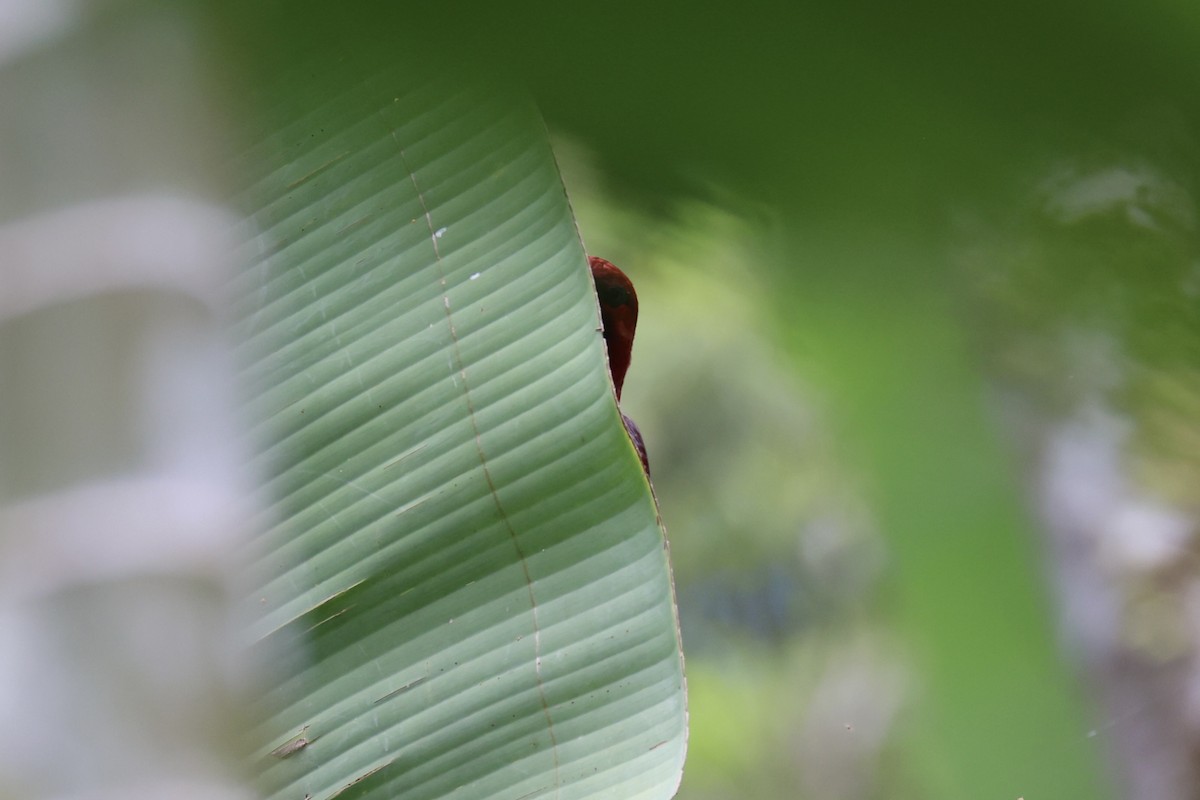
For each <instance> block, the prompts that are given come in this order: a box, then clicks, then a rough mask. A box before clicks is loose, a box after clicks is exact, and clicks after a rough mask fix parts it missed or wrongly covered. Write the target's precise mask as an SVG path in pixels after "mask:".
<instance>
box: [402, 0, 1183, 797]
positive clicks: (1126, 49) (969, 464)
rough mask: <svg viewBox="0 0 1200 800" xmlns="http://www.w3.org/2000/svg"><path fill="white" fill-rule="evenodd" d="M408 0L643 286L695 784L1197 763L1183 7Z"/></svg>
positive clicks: (646, 398) (1168, 788)
mask: <svg viewBox="0 0 1200 800" xmlns="http://www.w3.org/2000/svg"><path fill="white" fill-rule="evenodd" d="M421 13H423V14H426V15H427V16H426V17H425V18H423V19H422V22H421V24H422V25H423V26H427V29H428V30H432V31H447V30H449V31H452V36H449V37H445V38H443V37H440V36H437V35H435V36H434V40H435V41H436V42H437V47H439V48H443V49H448V50H450V51H451V52H453V53H454V57H455V58H458V59H461V60H462V62H463V63H474V62H476V61H478V62H482V63H485V64H487V66H488V68H489V69H490V70H493V71H494V70H497V69H499V70H500V71H501V72H502V73H504V74H506V75H507V76H508V78H509V79H510V80H512V81H514V82H517V83H520V84H522V85H525V86H527V87H529V88H530V90H531V91H532V92H533V93H534V95H535V97H536V98H537V100H538V102H539V104H540V105H541V108H542V110H543V113H544V114H545V116H546V118H547V120H548V124H549V126H550V128H551V130H552V131H553V133H554V138H555V145H556V152H557V153H558V156H559V159H560V164H561V167H562V170H563V173H564V179H565V182H566V185H567V189H568V192H569V195H570V197H571V200H572V203H573V205H574V207H575V210H576V214H577V217H578V220H579V226H580V231H581V234H582V236H583V239H584V242H585V244H586V246H587V248H588V251H589V252H590V253H593V254H596V255H601V256H604V257H606V258H609V259H610V260H613V261H614V262H616V263H617V264H619V265H620V266H622V267H623V268H624V269H625V270H626V272H628V273H629V274H630V276H631V277H632V278H633V280H634V282H635V285H636V286H637V288H638V291H639V295H640V298H641V309H642V310H641V325H640V328H639V335H638V340H637V343H636V345H635V348H634V359H633V366H632V368H631V370H630V373H629V378H628V381H627V384H626V386H627V389H626V393H625V402H624V406H625V409H626V411H627V413H629V414H630V415H631V416H632V417H633V418H634V419H636V420H637V421H638V423H639V424H640V425H641V427H642V430H643V431H644V432H645V435H646V439H647V444H648V447H649V453H650V459H651V466H652V468H653V470H654V480H655V486H656V488H657V491H658V494H659V499H660V502H661V505H662V513H663V517H664V519H665V521H666V524H667V527H668V530H669V531H670V534H671V552H672V558H673V561H674V565H675V576H676V581H677V588H678V596H679V604H680V615H681V618H682V624H683V634H684V646H685V652H686V656H687V671H688V680H689V693H690V702H691V744H690V752H689V760H688V764H687V767H686V770H685V777H684V782H683V786H682V789H681V792H680V797H682V798H688V799H689V800H696V799H698V798H725V797H729V798H741V797H756V798H758V797H761V798H784V797H787V798H791V797H801V798H934V797H944V798H961V797H994V798H1018V797H1024V798H1029V799H1030V800H1032V799H1033V798H1098V797H1116V796H1123V797H1133V798H1195V797H1200V768H1198V765H1200V758H1198V757H1197V756H1198V755H1200V702H1198V701H1197V700H1196V698H1197V697H1200V692H1198V690H1200V681H1198V678H1200V675H1198V674H1197V667H1196V663H1197V654H1198V652H1200V648H1198V644H1200V641H1198V639H1200V637H1198V632H1200V631H1198V628H1197V624H1196V620H1197V619H1198V618H1200V617H1198V616H1197V613H1196V610H1195V609H1196V599H1195V598H1196V597H1198V596H1200V594H1198V593H1197V590H1198V589H1200V584H1198V583H1197V582H1196V564H1195V558H1194V552H1195V542H1194V538H1195V532H1196V519H1197V511H1198V510H1200V502H1198V498H1200V491H1198V490H1200V482H1198V481H1197V467H1198V466H1200V456H1198V453H1200V448H1198V447H1197V445H1200V330H1198V327H1200V322H1198V320H1200V315H1198V314H1197V310H1198V309H1197V297H1198V295H1200V258H1198V256H1200V251H1198V249H1197V240H1196V236H1197V230H1196V224H1197V219H1196V205H1195V203H1196V190H1197V186H1196V180H1197V164H1198V160H1197V156H1198V155H1200V150H1198V149H1197V138H1196V134H1197V123H1198V122H1200V119H1198V118H1197V112H1198V111H1200V107H1198V104H1197V101H1196V98H1197V97H1198V96H1200V94H1198V92H1197V90H1198V89H1200V61H1198V60H1197V59H1196V58H1195V47H1196V43H1197V42H1198V41H1200V8H1198V7H1193V6H1191V5H1188V4H1183V3H1172V2H1156V3H1149V4H1142V5H1138V6H1136V7H1135V6H1130V5H1128V4H1122V3H1116V2H1100V3H1086V4H1085V3H1071V2H1059V3H1051V4H1046V3H1027V2H1015V3H1014V2H1006V3H999V2H984V3H975V4H969V5H963V4H957V3H948V2H926V3H916V4H904V5H903V6H901V5H898V4H897V5H895V6H892V7H883V6H879V5H873V4H864V3H849V4H839V5H836V6H834V5H832V4H790V5H783V4H774V3H754V2H751V3H742V4H737V5H736V6H732V5H726V4H691V5H687V6H684V5H681V4H666V5H662V4H659V5H655V6H652V7H642V6H637V7H635V6H633V5H623V4H618V5H616V6H614V5H611V4H600V5H592V6H587V7H579V8H571V9H566V8H558V7H551V6H549V5H547V4H540V3H524V4H518V5H516V6H511V5H506V6H503V7H495V8H482V7H478V8H472V9H471V12H470V13H469V14H465V15H461V16H459V15H451V14H449V13H443V12H440V11H437V10H427V11H425V12H421Z"/></svg>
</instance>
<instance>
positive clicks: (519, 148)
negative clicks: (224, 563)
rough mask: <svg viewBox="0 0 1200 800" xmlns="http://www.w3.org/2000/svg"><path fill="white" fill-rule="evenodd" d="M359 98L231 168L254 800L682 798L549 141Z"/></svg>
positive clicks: (620, 458) (647, 531)
mask: <svg viewBox="0 0 1200 800" xmlns="http://www.w3.org/2000/svg"><path fill="white" fill-rule="evenodd" d="M346 69H349V70H352V69H353V66H352V65H351V66H349V67H346ZM351 77H353V79H351ZM342 78H343V80H342V81H340V82H339V80H338V75H337V74H334V75H332V76H331V75H328V74H323V75H322V77H321V79H320V80H316V79H314V80H313V81H312V82H311V84H306V83H304V81H299V82H298V83H297V88H296V90H295V91H296V97H295V98H293V99H292V100H290V101H289V100H288V99H286V98H285V99H283V100H280V102H278V103H277V105H276V107H275V108H274V109H273V110H271V111H269V112H265V113H264V114H263V115H262V121H261V126H260V130H259V134H258V142H257V143H256V144H254V145H253V146H252V147H251V148H250V149H249V150H248V152H247V154H246V156H245V159H244V164H243V165H242V168H243V169H244V173H245V175H246V176H247V189H246V190H245V192H244V193H243V195H242V198H241V200H242V202H243V204H244V206H245V207H246V209H247V211H248V212H249V219H250V223H251V225H252V227H253V232H252V234H251V235H250V237H249V238H248V241H249V244H248V248H247V252H248V253H249V257H248V261H249V262H250V263H251V266H250V267H249V268H248V269H247V271H246V272H245V274H244V275H242V276H241V278H240V279H239V280H238V282H237V284H236V287H235V289H236V292H237V294H238V296H239V298H240V303H241V308H240V319H241V322H240V324H239V328H240V332H241V333H242V334H243V341H244V345H243V352H244V354H245V362H246V364H247V368H246V385H247V386H248V387H250V392H251V393H252V395H253V398H252V401H251V403H250V405H251V412H252V421H253V422H254V424H255V433H256V440H257V442H258V443H259V447H260V449H259V451H258V455H257V458H256V462H255V466H256V468H257V469H258V471H259V473H260V474H261V475H262V476H263V478H264V480H265V482H266V491H267V494H268V496H269V500H268V502H269V503H270V504H271V509H270V521H269V522H268V523H266V524H265V525H264V529H265V531H264V533H263V534H262V536H261V537H260V539H259V541H258V542H257V543H256V548H255V551H254V559H255V565H254V566H255V570H256V574H257V575H260V576H261V589H260V590H259V591H258V592H257V593H256V595H255V598H254V599H255V606H256V610H257V613H258V615H259V616H258V621H257V623H256V628H255V631H254V633H255V635H256V637H258V638H260V639H261V640H262V648H263V650H264V652H267V653H270V654H271V655H270V657H269V660H268V671H269V674H270V680H271V686H270V692H269V695H268V696H267V697H266V698H264V701H263V708H264V716H265V721H264V723H263V725H262V727H261V730H260V731H259V733H258V734H257V741H258V744H259V756H260V758H259V760H258V761H256V765H255V769H256V770H257V771H258V773H259V775H260V778H261V787H262V789H263V791H264V794H265V795H266V796H268V797H280V798H284V797H286V798H302V797H305V796H311V797H312V798H327V797H332V796H335V795H336V796H338V797H342V798H348V797H389V798H391V797H395V798H439V797H450V796H453V797H462V798H472V797H499V798H513V800H516V799H517V798H529V797H562V798H575V797H619V798H631V797H647V798H649V797H669V796H670V795H671V794H672V793H673V791H674V789H675V787H676V785H677V784H678V780H679V776H680V770H681V767H682V760H683V752H684V745H685V739H686V733H685V727H686V721H685V708H684V691H683V675H682V657H681V653H680V650H679V644H678V635H677V622H676V618H675V612H674V605H673V599H672V594H671V588H670V577H669V570H668V566H667V561H666V554H665V550H664V539H663V531H662V529H661V527H660V525H659V522H658V520H657V514H656V509H655V506H654V503H653V499H652V497H651V493H650V490H649V486H648V484H647V482H646V481H645V479H644V477H643V476H642V474H641V468H640V465H639V463H638V460H637V456H636V454H635V453H634V451H633V449H632V447H631V445H630V443H629V441H628V438H627V436H626V434H625V431H624V429H623V427H622V424H621V421H620V417H619V414H618V411H617V407H616V405H615V402H614V400H613V397H612V393H611V391H612V390H611V385H610V384H609V381H608V377H607V373H606V370H605V362H604V351H603V342H602V339H601V336H600V334H599V332H598V326H599V322H598V318H597V313H596V306H595V299H594V295H593V293H592V290H591V282H590V278H589V276H588V272H587V267H586V262H585V259H584V254H583V251H582V248H581V246H580V244H579V240H578V236H577V233H576V230H575V227H574V222H573V219H572V217H571V212H570V208H569V206H568V204H567V202H566V198H565V196H564V193H563V189H562V185H561V183H560V180H559V177H558V173H557V169H556V167H555V164H554V161H553V157H552V155H551V154H550V151H549V148H548V145H547V142H546V136H545V132H544V129H543V128H542V126H541V123H540V121H539V120H538V118H537V116H536V114H535V113H534V112H533V111H532V110H531V109H530V108H529V107H528V106H527V105H526V104H523V103H515V102H513V101H511V99H509V98H506V97H502V96H499V95H496V94H489V93H486V92H483V91H465V92H464V91H463V90H462V87H461V86H451V85H449V83H448V82H447V83H442V84H428V83H421V84H418V83H415V82H414V81H413V80H412V79H411V78H410V77H408V76H406V75H404V74H402V73H400V72H399V71H398V70H397V71H393V72H391V73H389V74H386V75H382V76H376V77H372V78H370V79H363V78H362V77H361V76H347V75H343V76H342ZM295 737H299V738H295ZM289 742H291V743H290V744H289ZM276 748H282V749H281V750H276V752H275V753H274V754H271V751H272V750H275V749H276Z"/></svg>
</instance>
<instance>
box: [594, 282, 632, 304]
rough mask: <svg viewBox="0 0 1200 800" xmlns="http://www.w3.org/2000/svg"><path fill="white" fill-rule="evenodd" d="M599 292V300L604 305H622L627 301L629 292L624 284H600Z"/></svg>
mask: <svg viewBox="0 0 1200 800" xmlns="http://www.w3.org/2000/svg"><path fill="white" fill-rule="evenodd" d="M599 294H600V302H601V303H603V304H604V305H606V306H623V305H625V304H626V303H628V302H629V292H628V291H626V290H625V287H624V286H602V287H600V288H599Z"/></svg>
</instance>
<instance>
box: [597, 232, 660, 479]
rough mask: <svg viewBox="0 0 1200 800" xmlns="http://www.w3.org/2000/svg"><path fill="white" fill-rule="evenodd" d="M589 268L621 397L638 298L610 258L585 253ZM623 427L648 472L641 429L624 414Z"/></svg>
mask: <svg viewBox="0 0 1200 800" xmlns="http://www.w3.org/2000/svg"><path fill="white" fill-rule="evenodd" d="M588 264H589V265H591V268H592V281H593V282H594V283H595V284H596V296H597V297H598V298H599V300H600V322H601V324H602V325H603V326H604V343H605V345H606V346H607V347H608V368H609V370H610V371H611V373H612V381H613V388H614V389H616V391H617V400H618V401H619V400H620V399H621V387H622V386H623V385H624V384H625V373H626V371H628V369H629V358H630V355H631V353H632V352H633V334H634V332H635V331H636V330H637V316H638V301H637V292H635V291H634V290H633V283H632V282H630V280H629V278H627V277H626V276H625V273H624V272H621V270H619V269H617V267H616V266H614V265H613V263H612V262H611V261H605V260H604V259H603V258H597V257H596V256H589V257H588ZM621 419H622V420H624V422H625V430H626V431H627V432H628V433H629V438H630V440H631V441H632V442H633V446H634V448H635V449H636V450H637V453H638V457H639V458H641V460H642V469H644V470H645V471H646V475H647V476H649V474H650V462H649V460H648V459H647V458H646V445H645V443H644V442H643V441H642V432H641V431H640V430H638V426H637V425H636V424H634V422H633V420H631V419H630V418H629V417H627V416H625V415H624V414H622V415H621Z"/></svg>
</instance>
